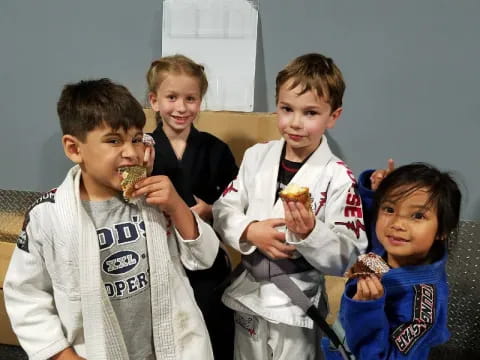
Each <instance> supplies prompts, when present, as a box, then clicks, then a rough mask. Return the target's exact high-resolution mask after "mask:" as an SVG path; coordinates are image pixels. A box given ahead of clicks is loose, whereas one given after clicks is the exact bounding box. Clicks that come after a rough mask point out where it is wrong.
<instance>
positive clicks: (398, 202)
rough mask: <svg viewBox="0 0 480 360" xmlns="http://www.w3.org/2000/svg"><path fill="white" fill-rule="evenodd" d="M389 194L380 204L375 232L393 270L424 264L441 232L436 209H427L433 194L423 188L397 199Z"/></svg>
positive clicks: (399, 190)
mask: <svg viewBox="0 0 480 360" xmlns="http://www.w3.org/2000/svg"><path fill="white" fill-rule="evenodd" d="M406 189H407V188H404V187H401V188H399V189H398V191H395V192H394V194H393V195H394V196H393V197H391V196H389V194H387V196H386V197H385V199H384V200H383V201H382V203H381V204H380V207H379V210H378V217H377V225H376V233H377V237H378V240H379V241H380V243H381V244H382V245H383V247H384V248H385V251H386V252H387V257H388V263H389V265H390V266H392V267H400V266H406V265H417V264H421V263H423V262H424V261H425V259H426V258H427V256H428V254H429V251H430V248H431V247H432V245H433V242H434V241H435V240H436V237H437V236H436V235H437V230H438V218H437V210H436V208H435V207H432V206H430V207H429V206H428V198H429V195H430V193H429V192H428V190H427V189H425V188H422V189H418V190H415V191H414V192H412V193H411V194H409V195H408V196H406V197H402V198H399V199H397V198H396V197H395V193H401V192H402V191H404V190H406Z"/></svg>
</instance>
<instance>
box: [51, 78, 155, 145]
mask: <svg viewBox="0 0 480 360" xmlns="http://www.w3.org/2000/svg"><path fill="white" fill-rule="evenodd" d="M57 113H58V117H59V118H60V126H61V128H62V132H63V134H64V135H67V134H68V135H73V136H75V137H76V138H78V139H79V140H80V141H82V142H83V141H85V139H86V137H87V133H88V132H89V131H92V130H94V129H95V128H97V127H99V126H102V125H106V126H110V127H111V128H112V129H113V130H118V129H119V128H123V129H124V130H128V129H130V128H132V127H135V128H139V129H143V127H144V126H145V121H146V120H145V113H144V112H143V108H142V106H141V105H140V103H139V102H138V101H137V100H136V99H135V98H134V97H133V95H132V94H131V93H130V92H129V91H128V89H127V88H126V87H125V86H123V85H120V84H116V83H114V82H112V81H111V80H110V79H98V80H83V81H80V82H78V83H74V84H67V85H65V87H64V88H63V90H62V93H61V95H60V99H59V100H58V103H57Z"/></svg>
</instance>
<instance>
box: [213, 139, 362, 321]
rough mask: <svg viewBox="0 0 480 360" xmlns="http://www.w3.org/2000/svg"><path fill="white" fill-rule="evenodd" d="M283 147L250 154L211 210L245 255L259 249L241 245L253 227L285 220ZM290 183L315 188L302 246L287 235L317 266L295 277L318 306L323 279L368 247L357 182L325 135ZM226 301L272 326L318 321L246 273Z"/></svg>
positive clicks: (226, 237) (222, 232)
mask: <svg viewBox="0 0 480 360" xmlns="http://www.w3.org/2000/svg"><path fill="white" fill-rule="evenodd" d="M284 143H285V141H284V140H283V139H282V140H276V141H270V142H268V143H265V144H257V145H255V146H252V147H251V148H249V149H248V150H247V151H246V152H245V156H244V158H243V162H242V164H241V166H240V170H239V173H238V177H237V178H236V179H235V180H234V181H233V182H232V183H231V184H230V185H229V187H228V188H227V189H226V190H225V191H224V193H223V195H222V196H221V197H220V199H219V200H218V201H217V202H215V204H214V206H213V214H214V227H215V230H217V232H218V233H219V235H220V237H221V238H223V240H224V241H225V242H226V243H227V244H229V245H230V246H232V247H233V248H235V249H236V250H238V251H240V252H241V253H242V254H250V253H252V252H253V251H255V249H256V248H255V247H254V246H252V245H251V244H248V243H246V242H245V241H244V240H241V235H242V234H243V232H244V230H245V228H246V227H247V226H248V225H249V224H250V223H251V222H253V221H261V220H266V219H270V218H284V211H283V205H282V202H281V200H280V199H278V200H277V201H275V196H276V194H275V192H276V189H277V177H278V168H279V164H280V157H281V154H282V148H283V146H284ZM291 183H295V184H298V185H300V186H307V187H308V188H309V189H310V193H311V196H312V204H313V211H314V214H315V217H316V221H315V227H314V229H313V230H312V232H311V233H310V235H309V236H308V237H307V238H305V239H304V240H302V239H300V238H298V237H297V236H296V235H295V234H294V233H292V232H290V231H288V230H287V233H286V241H287V243H289V244H293V245H295V246H296V248H297V252H298V253H299V255H301V256H303V257H304V258H305V259H306V260H307V261H308V262H309V263H310V264H311V265H312V266H313V267H314V270H310V271H306V272H303V273H297V274H292V275H290V278H291V279H292V280H293V281H294V282H295V283H296V284H297V285H298V286H299V287H300V288H301V289H302V290H303V291H304V292H305V294H306V295H307V296H309V297H310V299H311V300H312V302H313V303H314V304H318V302H319V300H320V297H321V292H322V284H323V280H324V279H323V274H327V275H337V276H338V275H343V273H344V272H345V270H346V268H347V267H348V265H349V263H350V262H351V261H353V260H354V259H356V257H357V256H358V255H359V254H360V253H363V252H364V251H365V249H366V247H367V237H366V234H365V227H364V222H363V214H362V206H361V201H360V197H359V195H358V194H357V190H356V181H355V177H354V176H353V174H352V172H351V171H350V170H349V169H348V167H347V166H346V165H345V164H344V163H343V162H342V161H341V160H340V159H338V158H337V157H336V156H335V155H333V154H332V152H331V151H330V148H329V147H328V144H327V139H326V137H325V136H323V138H322V142H321V144H320V146H319V147H318V148H317V150H315V152H314V153H313V154H312V155H311V156H310V158H309V159H308V160H307V162H306V163H305V164H304V165H303V166H302V167H301V168H300V170H299V171H298V172H297V173H296V174H295V176H294V177H293V179H292V180H291ZM297 255H298V254H297ZM223 302H224V303H225V304H226V305H227V306H228V307H230V308H232V309H234V310H237V311H243V312H247V313H251V314H257V315H260V316H262V317H263V318H265V319H266V320H269V321H271V322H280V323H284V324H287V325H292V326H301V327H309V328H312V327H313V321H312V320H311V319H310V318H308V317H307V316H306V315H305V313H304V312H303V310H302V309H300V308H299V307H298V306H296V305H293V304H292V303H291V301H290V299H289V297H288V296H287V295H286V294H285V293H283V292H282V291H281V290H279V289H278V288H277V287H276V285H274V284H273V283H271V282H269V281H262V282H256V281H255V280H254V278H253V277H252V276H251V275H250V274H248V273H247V271H244V272H243V273H242V274H241V275H240V276H239V277H238V278H237V279H236V280H234V282H233V283H232V284H231V285H230V286H229V287H228V288H227V289H226V290H225V293H224V295H223Z"/></svg>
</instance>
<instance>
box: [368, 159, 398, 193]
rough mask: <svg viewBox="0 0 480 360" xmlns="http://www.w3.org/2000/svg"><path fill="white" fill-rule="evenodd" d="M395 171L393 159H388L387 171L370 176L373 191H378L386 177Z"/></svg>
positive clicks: (383, 170) (380, 171)
mask: <svg viewBox="0 0 480 360" xmlns="http://www.w3.org/2000/svg"><path fill="white" fill-rule="evenodd" d="M394 169H395V162H394V161H393V159H388V164H387V168H386V169H380V170H375V171H374V172H373V174H372V176H370V183H371V184H372V190H373V191H375V190H377V189H378V186H379V185H380V183H381V182H382V181H383V179H385V177H386V176H387V175H388V174H390V173H391V172H392V171H393V170H394Z"/></svg>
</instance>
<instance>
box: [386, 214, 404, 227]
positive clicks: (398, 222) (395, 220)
mask: <svg viewBox="0 0 480 360" xmlns="http://www.w3.org/2000/svg"><path fill="white" fill-rule="evenodd" d="M390 226H391V228H392V229H395V230H405V219H404V216H402V215H399V214H397V215H394V216H393V217H392V221H391V223H390Z"/></svg>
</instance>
